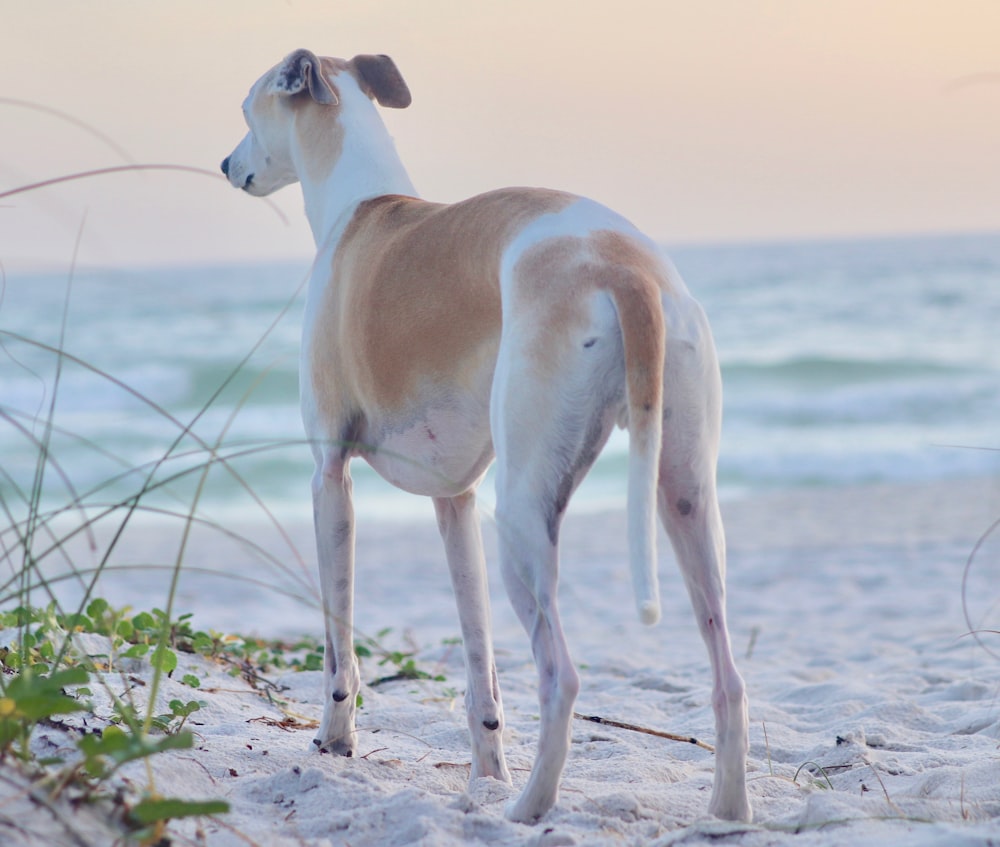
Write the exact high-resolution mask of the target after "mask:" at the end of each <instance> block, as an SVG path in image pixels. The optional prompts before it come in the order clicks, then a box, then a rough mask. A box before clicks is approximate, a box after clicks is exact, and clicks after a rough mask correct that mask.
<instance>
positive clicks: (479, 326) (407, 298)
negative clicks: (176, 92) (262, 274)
mask: <svg viewBox="0 0 1000 847" xmlns="http://www.w3.org/2000/svg"><path fill="white" fill-rule="evenodd" d="M373 100H375V101H377V102H378V103H379V104H381V105H382V106H390V107H396V108H402V107H405V106H407V105H409V103H410V92H409V89H408V88H407V86H406V83H405V82H404V81H403V78H402V76H401V75H400V73H399V71H398V70H397V68H396V66H395V64H394V63H393V62H392V60H391V59H390V58H389V57H387V56H368V55H364V56H356V57H355V58H353V59H351V60H350V61H344V60H342V59H329V58H323V59H320V58H318V57H317V56H315V55H314V54H313V53H310V52H309V51H306V50H298V51H296V52H295V53H292V54H291V55H290V56H288V57H287V58H286V59H285V60H284V61H283V62H281V63H280V64H278V65H277V66H276V67H274V68H272V69H271V70H269V71H268V72H267V73H266V74H264V76H262V77H261V78H260V79H259V80H258V81H257V82H256V83H255V84H254V86H253V88H252V89H251V91H250V94H249V96H248V97H247V98H246V101H245V102H244V104H243V112H244V115H245V117H246V122H247V125H248V127H249V132H248V133H247V135H246V137H245V138H244V139H243V141H241V142H240V144H239V146H237V147H236V149H235V150H234V151H233V152H232V154H231V155H230V156H229V157H228V158H226V160H225V161H224V162H223V163H222V170H223V172H224V173H225V174H226V176H227V177H228V178H229V181H230V182H231V183H232V184H233V185H234V186H236V187H237V188H242V189H244V190H245V191H247V192H248V193H249V194H253V195H258V196H263V195H267V194H270V193H271V192H273V191H275V190H277V189H279V188H281V187H283V186H285V185H289V184H291V183H293V182H299V183H301V185H302V193H303V195H304V197H305V207H306V214H307V216H308V218H309V223H310V225H311V227H312V231H313V235H314V237H315V239H316V246H317V249H318V255H317V258H316V261H315V264H314V266H313V271H312V277H311V279H310V282H309V289H308V294H307V301H306V311H305V326H304V329H303V336H302V352H301V373H300V383H301V385H300V389H301V402H302V415H303V419H304V422H305V429H306V433H307V436H308V438H309V441H310V444H311V445H312V450H313V454H314V456H315V459H316V473H315V476H314V477H313V499H314V511H315V525H316V541H317V547H318V557H319V569H320V579H321V585H322V593H323V609H324V613H325V622H326V668H325V700H326V702H325V704H324V716H323V722H322V724H321V726H320V729H319V734H318V735H317V737H316V739H315V742H314V743H315V744H316V746H317V747H319V748H320V750H323V751H332V752H336V753H340V754H341V755H344V756H351V755H353V754H354V752H355V750H356V742H355V725H354V718H355V701H356V697H357V694H358V690H359V688H360V677H359V673H358V663H357V659H356V657H355V653H354V639H353V631H352V630H353V595H354V514H353V509H352V505H351V477H350V472H349V464H350V461H351V459H352V458H353V457H355V456H360V457H362V458H364V459H365V460H366V461H367V462H368V463H369V464H370V465H371V466H372V467H373V468H375V470H376V471H378V472H379V473H380V474H381V475H382V476H384V477H385V478H386V479H387V480H389V481H390V482H391V483H393V484H394V485H396V486H398V487H400V488H402V489H405V490H406V491H411V492H413V493H415V494H424V495H427V496H430V497H432V498H433V500H434V505H435V508H436V510H437V519H438V525H439V528H440V531H441V535H442V537H443V539H444V544H445V548H446V552H447V558H448V566H449V568H450V571H451V578H452V583H453V586H454V590H455V595H456V599H457V603H458V613H459V618H460V622H461V630H462V638H463V643H464V646H465V655H466V665H467V671H468V687H467V691H466V708H467V712H468V723H469V730H470V733H471V736H472V779H476V778H479V777H486V776H490V777H494V778H496V779H501V780H504V781H508V782H509V781H510V774H509V773H508V771H507V766H506V764H505V761H504V754H503V748H502V745H501V735H502V732H503V727H504V716H503V708H502V705H501V700H500V688H499V685H498V683H497V674H496V668H495V665H494V658H493V645H492V640H491V633H490V611H489V598H488V593H487V586H486V576H485V562H484V557H483V549H482V540H481V536H480V528H479V517H478V513H477V510H476V501H475V492H476V487H477V485H478V484H479V482H480V481H481V480H482V478H483V475H484V474H485V472H486V469H487V467H488V466H489V465H490V463H491V462H492V461H493V459H494V455H495V456H496V461H497V473H496V487H497V492H496V523H497V528H498V533H499V540H500V559H501V567H502V572H503V578H504V583H505V585H506V588H507V593H508V595H509V596H510V600H511V603H512V604H513V606H514V608H515V610H516V611H517V614H518V616H519V617H520V619H521V622H522V623H523V624H524V627H525V629H526V630H527V632H528V634H529V635H530V637H531V645H532V650H533V653H534V658H535V663H536V665H537V668H538V673H539V678H540V684H539V708H540V715H541V725H540V727H539V741H538V755H537V758H536V761H535V764H534V767H533V768H532V771H531V776H530V777H529V779H528V782H527V784H526V786H525V788H524V790H523V791H522V792H521V794H520V796H519V797H518V798H517V800H516V801H515V802H513V803H512V804H511V806H510V807H509V808H508V810H507V814H508V816H509V817H511V818H512V819H514V820H518V821H526V822H531V821H535V820H537V819H538V818H540V817H541V816H542V815H544V814H545V813H546V812H547V811H548V810H549V809H550V808H552V806H553V804H554V803H555V802H556V800H557V798H558V787H559V778H560V774H561V773H562V769H563V765H564V764H565V761H566V755H567V752H568V749H569V743H570V721H571V717H572V712H573V701H574V699H575V697H576V694H577V690H578V688H579V679H578V677H577V674H576V671H575V669H574V668H573V663H572V661H571V659H570V654H569V650H568V648H567V645H566V640H565V638H564V636H563V631H562V627H561V625H560V620H559V612H558V609H557V605H556V579H557V571H558V540H559V527H560V523H561V519H562V516H563V513H564V511H565V509H566V504H567V502H568V501H569V498H570V496H571V495H572V493H573V491H574V490H575V489H576V487H577V485H578V484H579V482H580V480H581V479H582V478H583V476H584V475H585V474H586V473H587V471H588V470H589V469H590V466H591V465H592V464H593V462H594V460H595V458H596V457H597V455H598V453H599V452H600V450H601V448H602V447H603V446H604V443H605V442H606V440H607V438H608V436H609V434H610V432H611V430H612V428H613V427H614V426H615V424H618V425H621V426H625V427H627V428H628V430H629V445H630V446H629V471H628V474H629V482H628V516H629V522H628V534H629V545H630V558H631V563H632V575H633V583H634V587H635V592H636V599H637V603H638V607H639V615H640V617H641V618H642V620H643V621H645V622H646V623H654V622H655V621H657V620H658V618H659V613H660V607H659V595H658V588H657V574H656V568H657V563H656V513H657V511H659V515H660V518H661V519H662V521H663V523H664V525H665V527H666V529H667V532H668V534H669V536H670V539H671V541H672V543H673V547H674V550H675V552H676V554H677V559H678V561H679V563H680V566H681V569H682V570H683V573H684V577H685V580H686V584H687V588H688V591H689V593H690V595H691V600H692V603H693V604H694V609H695V613H696V615H697V619H698V624H699V626H700V628H701V634H702V636H703V638H704V640H705V642H706V644H707V646H708V652H709V657H710V659H711V665H712V673H713V705H714V709H715V719H716V732H717V738H716V745H717V764H716V771H715V784H714V790H713V793H712V799H711V803H710V807H709V810H710V811H711V812H712V813H713V814H715V815H717V816H719V817H722V818H729V819H734V820H749V819H750V814H751V813H750V805H749V802H748V800H747V792H746V784H745V770H746V755H747V705H746V696H745V693H744V684H743V680H742V679H741V678H740V675H739V673H738V672H737V670H736V667H735V665H734V663H733V657H732V652H731V649H730V642H729V634H728V632H727V629H726V613H725V589H724V575H725V540H724V536H723V529H722V522H721V519H720V516H719V508H718V502H717V498H716V488H715V472H716V457H717V449H718V440H719V427H720V416H721V387H720V379H719V367H718V363H717V359H716V354H715V348H714V344H713V341H712V337H711V332H710V331H709V327H708V324H707V322H706V319H705V315H704V313H703V311H702V309H701V307H700V306H699V305H698V304H697V303H696V302H695V300H694V299H693V298H692V297H691V296H690V295H689V294H688V292H687V290H686V288H685V287H684V284H683V282H682V281H681V279H680V278H679V276H678V275H677V273H676V271H674V270H673V269H672V267H671V266H670V264H669V263H668V261H667V260H666V259H665V258H664V257H662V256H661V255H660V254H659V252H658V250H657V248H656V247H655V246H654V244H653V243H652V242H651V241H650V240H649V239H648V238H646V237H644V236H643V235H642V234H641V233H639V232H638V231H637V230H636V229H635V228H634V227H633V226H632V225H631V224H629V223H628V222H627V221H625V220H624V219H623V218H621V217H620V216H618V215H617V214H615V213H614V212H611V211H610V210H608V209H606V208H604V207H603V206H600V205H598V204H597V203H594V202H592V201H590V200H586V199H583V198H580V197H575V196H572V195H569V194H563V193H559V192H555V191H547V190H541V189H533V188H509V189H502V190H499V191H493V192H490V193H487V194H482V195H480V196H478V197H473V198H471V199H470V200H465V201H463V202H460V203H454V204H451V205H442V204H438V203H429V202H426V201H424V200H420V199H418V198H417V197H416V192H415V191H414V188H413V185H412V184H411V182H410V179H409V177H408V176H407V174H406V171H405V169H404V168H403V165H402V164H401V162H400V160H399V158H398V156H397V154H396V151H395V148H394V146H393V143H392V140H391V139H390V137H389V135H388V133H387V131H386V129H385V126H384V125H383V123H382V120H381V117H380V116H379V114H378V111H377V110H376V108H375V106H374V103H373V102H372V101H373Z"/></svg>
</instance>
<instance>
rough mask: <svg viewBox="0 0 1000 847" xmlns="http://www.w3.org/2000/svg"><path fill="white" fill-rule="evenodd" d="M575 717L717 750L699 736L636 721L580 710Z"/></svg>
mask: <svg viewBox="0 0 1000 847" xmlns="http://www.w3.org/2000/svg"><path fill="white" fill-rule="evenodd" d="M573 717H574V718H576V719H577V720H579V721H590V722H591V723H599V724H600V725H601V726H613V727H616V728H617V729H629V730H631V731H632V732H643V733H645V734H646V735H655V736H656V737H657V738H666V739H667V740H668V741H681V742H683V743H685V744H694V745H695V746H696V747H701V749H702V750H708V752H710V753H714V752H715V748H714V747H713V746H712V745H711V744H706V743H705V742H704V741H699V740H698V739H697V738H692V737H691V736H690V735H674V733H672V732H661V731H660V730H658V729H649V728H648V727H645V726H636V725H635V724H634V723H624V722H623V721H616V720H612V719H611V718H602V717H600V716H599V715H581V714H580V713H579V712H573Z"/></svg>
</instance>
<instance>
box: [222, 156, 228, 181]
mask: <svg viewBox="0 0 1000 847" xmlns="http://www.w3.org/2000/svg"><path fill="white" fill-rule="evenodd" d="M222 172H223V173H224V174H225V175H226V176H229V157H228V156H226V158H225V159H223V160H222Z"/></svg>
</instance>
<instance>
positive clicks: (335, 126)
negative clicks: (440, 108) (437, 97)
mask: <svg viewBox="0 0 1000 847" xmlns="http://www.w3.org/2000/svg"><path fill="white" fill-rule="evenodd" d="M359 92H360V94H363V95H364V97H359V96H358V93H359ZM359 100H360V101H363V102H364V103H365V104H366V107H367V108H370V101H371V100H375V101H377V102H378V103H379V104H380V105H382V106H389V107H392V108H396V109H402V108H404V107H406V106H409V105H410V90H409V88H407V86H406V82H404V80H403V77H402V75H401V74H400V73H399V70H398V69H397V68H396V65H395V63H394V62H393V61H392V59H390V58H389V57H388V56H369V55H362V56H355V57H354V58H353V59H351V60H350V61H345V60H343V59H329V58H322V59H321V58H319V57H317V56H316V55H315V54H314V53H311V52H309V51H308V50H296V51H295V52H294V53H292V54H291V55H289V56H288V57H287V58H285V60H284V61H282V62H281V63H279V64H277V65H275V66H274V67H273V68H271V70H269V71H268V72H267V73H265V74H264V75H263V76H262V77H261V78H260V79H259V80H257V82H255V83H254V85H253V87H252V88H251V89H250V93H249V94H248V95H247V97H246V100H244V101H243V116H244V118H245V119H246V123H247V128H248V132H247V134H246V136H245V137H244V138H243V140H242V141H241V142H240V143H239V144H238V145H237V146H236V149H235V150H233V152H232V153H231V154H230V155H229V156H227V157H226V158H225V159H224V160H223V162H222V172H223V173H224V174H225V175H226V176H227V177H228V178H229V182H230V183H231V184H232V185H234V186H235V187H236V188H242V189H243V190H244V191H246V192H248V193H249V194H253V195H255V196H258V197H263V196H265V195H267V194H270V193H272V192H273V191H277V190H278V189H279V188H283V187H284V186H286V185H291V184H292V183H293V182H298V180H299V178H300V176H301V175H302V174H301V170H302V169H307V170H308V169H310V168H316V169H317V170H319V169H320V168H323V167H327V168H328V167H329V166H331V164H332V162H333V161H335V160H336V157H337V155H338V154H339V151H340V148H341V144H342V142H343V133H344V118H345V114H346V112H347V111H348V110H349V109H352V108H353V109H358V108H362V107H361V106H360V105H358V101H359Z"/></svg>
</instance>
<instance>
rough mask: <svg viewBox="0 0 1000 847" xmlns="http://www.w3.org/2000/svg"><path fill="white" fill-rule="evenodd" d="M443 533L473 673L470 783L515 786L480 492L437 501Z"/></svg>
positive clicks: (470, 676)
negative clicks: (486, 779)
mask: <svg viewBox="0 0 1000 847" xmlns="http://www.w3.org/2000/svg"><path fill="white" fill-rule="evenodd" d="M434 508H435V510H436V512H437V520H438V528H439V529H440V531H441V537H442V539H443V540H444V545H445V550H446V552H447V556H448V568H449V570H450V571H451V582H452V586H453V588H454V591H455V601H456V603H457V604H458V617H459V621H460V623H461V627H462V644H463V646H464V648H465V665H466V674H467V683H466V692H465V710H466V715H467V717H468V721H469V733H470V735H471V737H472V772H471V776H470V779H477V778H478V777H482V776H492V777H495V778H496V779H500V780H503V781H504V782H510V773H508V771H507V765H506V763H505V762H504V755H503V741H502V735H503V727H504V719H503V703H502V702H501V699H500V685H499V683H498V682H497V670H496V664H495V662H494V659H493V637H492V623H491V621H490V598H489V589H488V587H487V584H486V560H485V558H484V556H483V539H482V533H481V532H480V527H479V513H478V510H477V508H476V494H475V489H472V490H470V491H466V492H465V493H463V494H459V495H458V496H457V497H437V498H434Z"/></svg>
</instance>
